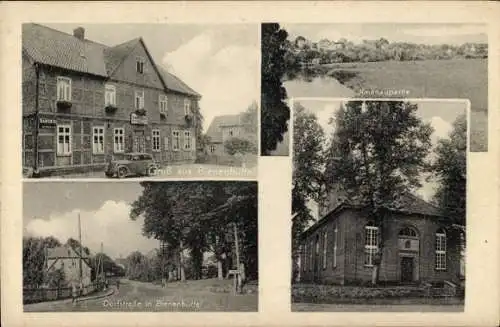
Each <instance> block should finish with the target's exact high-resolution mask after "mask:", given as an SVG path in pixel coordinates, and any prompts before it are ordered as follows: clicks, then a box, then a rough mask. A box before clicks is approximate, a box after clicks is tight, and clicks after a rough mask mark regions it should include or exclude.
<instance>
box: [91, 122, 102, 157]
mask: <svg viewBox="0 0 500 327" xmlns="http://www.w3.org/2000/svg"><path fill="white" fill-rule="evenodd" d="M92 135H93V137H92V139H93V141H92V152H93V153H94V154H103V153H104V127H102V126H97V127H94V128H93V129H92Z"/></svg>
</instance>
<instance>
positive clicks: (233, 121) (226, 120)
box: [207, 114, 242, 143]
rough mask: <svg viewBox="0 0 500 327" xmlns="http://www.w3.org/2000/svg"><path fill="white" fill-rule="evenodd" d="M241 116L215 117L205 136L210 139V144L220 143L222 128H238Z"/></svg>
mask: <svg viewBox="0 0 500 327" xmlns="http://www.w3.org/2000/svg"><path fill="white" fill-rule="evenodd" d="M240 125H242V124H241V114H237V115H223V116H215V117H214V119H213V120H212V122H211V123H210V126H209V127H208V130H207V136H209V137H210V142H214V143H221V142H222V128H221V127H224V126H240Z"/></svg>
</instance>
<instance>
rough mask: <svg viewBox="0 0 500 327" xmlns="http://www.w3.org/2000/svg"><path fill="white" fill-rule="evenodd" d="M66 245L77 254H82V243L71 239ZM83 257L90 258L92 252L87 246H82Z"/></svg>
mask: <svg viewBox="0 0 500 327" xmlns="http://www.w3.org/2000/svg"><path fill="white" fill-rule="evenodd" d="M66 245H68V246H69V247H71V248H72V249H73V250H74V251H75V252H76V253H78V254H80V242H79V241H78V240H75V239H74V238H72V237H70V238H69V239H68V241H66ZM81 249H82V256H84V257H85V256H90V250H89V248H88V247H86V246H82V248H81Z"/></svg>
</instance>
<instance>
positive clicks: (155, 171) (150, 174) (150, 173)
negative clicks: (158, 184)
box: [147, 166, 158, 176]
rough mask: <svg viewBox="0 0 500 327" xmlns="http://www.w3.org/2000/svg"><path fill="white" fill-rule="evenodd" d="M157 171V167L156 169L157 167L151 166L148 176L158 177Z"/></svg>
mask: <svg viewBox="0 0 500 327" xmlns="http://www.w3.org/2000/svg"><path fill="white" fill-rule="evenodd" d="M157 171H158V170H157V169H156V167H155V166H150V167H149V168H148V171H147V175H148V176H155V175H156V173H157Z"/></svg>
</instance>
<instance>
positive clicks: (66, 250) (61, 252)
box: [47, 245, 85, 259]
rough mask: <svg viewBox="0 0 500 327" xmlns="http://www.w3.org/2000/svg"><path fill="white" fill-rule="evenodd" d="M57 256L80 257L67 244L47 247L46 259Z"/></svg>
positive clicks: (57, 257)
mask: <svg viewBox="0 0 500 327" xmlns="http://www.w3.org/2000/svg"><path fill="white" fill-rule="evenodd" d="M59 258H77V259H78V258H80V255H79V254H78V252H76V251H75V250H74V249H73V248H72V247H71V246H68V245H64V246H58V247H55V248H48V249H47V259H59ZM82 258H85V256H82Z"/></svg>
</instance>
